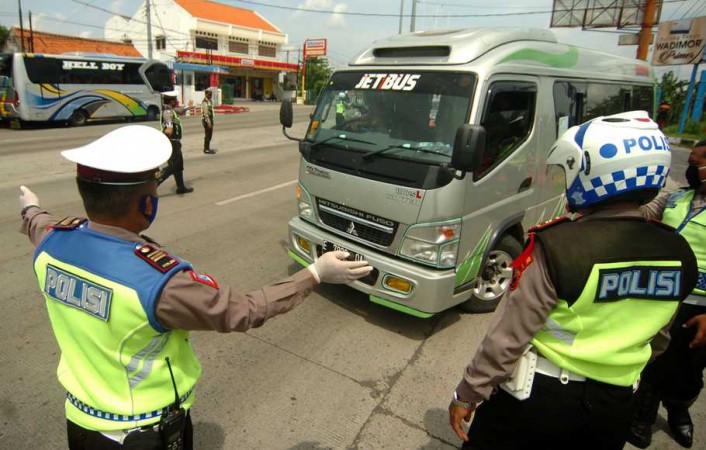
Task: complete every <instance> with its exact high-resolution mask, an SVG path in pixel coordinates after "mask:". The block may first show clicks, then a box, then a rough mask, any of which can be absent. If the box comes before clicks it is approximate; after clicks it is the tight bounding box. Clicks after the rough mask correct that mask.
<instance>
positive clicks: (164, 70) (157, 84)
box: [138, 59, 174, 93]
mask: <svg viewBox="0 0 706 450" xmlns="http://www.w3.org/2000/svg"><path fill="white" fill-rule="evenodd" d="M138 71H139V73H140V77H141V78H142V81H144V83H145V84H146V85H147V87H149V88H150V90H152V92H153V93H160V92H169V91H173V90H174V82H173V81H172V70H171V69H170V68H169V67H168V66H167V65H166V64H164V63H163V62H160V61H157V60H154V59H151V60H148V61H147V62H145V63H144V64H142V65H141V66H140V68H139V69H138Z"/></svg>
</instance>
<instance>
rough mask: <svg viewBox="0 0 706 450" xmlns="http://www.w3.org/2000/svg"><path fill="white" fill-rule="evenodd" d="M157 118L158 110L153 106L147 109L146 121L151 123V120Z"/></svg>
mask: <svg viewBox="0 0 706 450" xmlns="http://www.w3.org/2000/svg"><path fill="white" fill-rule="evenodd" d="M158 118H159V108H157V107H156V106H154V105H152V106H150V107H149V108H147V120H149V121H150V122H151V121H153V120H157V119H158Z"/></svg>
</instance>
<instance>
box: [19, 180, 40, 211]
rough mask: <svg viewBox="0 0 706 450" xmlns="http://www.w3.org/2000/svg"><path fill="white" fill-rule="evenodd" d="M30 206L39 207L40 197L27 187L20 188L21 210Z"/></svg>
mask: <svg viewBox="0 0 706 450" xmlns="http://www.w3.org/2000/svg"><path fill="white" fill-rule="evenodd" d="M28 206H39V197H37V194H35V193H34V192H32V191H30V190H29V189H28V188H27V187H26V186H20V208H22V209H25V208H26V207H28Z"/></svg>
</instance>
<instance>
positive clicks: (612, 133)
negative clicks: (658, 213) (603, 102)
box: [547, 111, 672, 210]
mask: <svg viewBox="0 0 706 450" xmlns="http://www.w3.org/2000/svg"><path fill="white" fill-rule="evenodd" d="M671 159H672V157H671V152H670V151H669V142H668V141H667V138H665V137H664V135H663V134H662V132H660V131H659V127H658V126H657V124H656V123H655V122H653V121H652V119H650V117H649V115H648V114H647V112H646V111H630V112H625V113H621V114H614V115H612V116H605V117H597V118H595V119H593V120H590V121H588V122H586V123H584V124H582V125H579V126H575V127H572V128H570V129H568V130H567V131H566V132H565V133H564V134H562V135H561V137H560V138H559V139H558V140H557V141H556V142H555V143H554V146H553V147H552V149H551V150H550V152H549V156H548V157H547V164H557V165H560V166H562V167H563V168H564V172H565V174H566V198H567V201H568V203H569V206H570V207H571V208H572V210H576V209H581V208H586V207H589V206H592V205H595V204H596V203H599V202H603V201H604V200H608V199H610V198H612V197H616V196H618V195H622V194H627V193H630V192H635V193H636V194H639V192H638V191H641V190H651V192H649V193H648V192H645V194H647V195H648V196H649V194H650V193H652V194H656V193H657V192H658V191H659V189H661V188H662V187H663V186H664V183H665V182H666V181H667V175H668V174H669V166H670V163H671Z"/></svg>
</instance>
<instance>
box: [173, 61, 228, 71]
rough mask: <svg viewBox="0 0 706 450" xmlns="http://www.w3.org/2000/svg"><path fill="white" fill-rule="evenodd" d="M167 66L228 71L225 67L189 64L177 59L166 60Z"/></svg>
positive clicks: (174, 68)
mask: <svg viewBox="0 0 706 450" xmlns="http://www.w3.org/2000/svg"><path fill="white" fill-rule="evenodd" d="M167 66H168V67H169V68H170V69H172V70H193V71H194V72H210V73H228V68H227V67H224V66H213V65H209V64H191V63H184V62H177V61H167Z"/></svg>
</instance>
